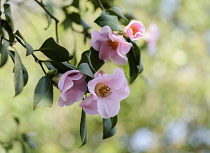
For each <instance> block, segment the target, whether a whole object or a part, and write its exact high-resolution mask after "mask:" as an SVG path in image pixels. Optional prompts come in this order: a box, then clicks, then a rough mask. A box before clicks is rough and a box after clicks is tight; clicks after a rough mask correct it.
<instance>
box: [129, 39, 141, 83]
mask: <svg viewBox="0 0 210 153" xmlns="http://www.w3.org/2000/svg"><path fill="white" fill-rule="evenodd" d="M131 42H132V41H131ZM132 44H133V46H132V48H131V50H130V51H129V52H128V54H127V57H128V63H129V71H130V72H129V74H130V80H129V82H130V84H132V83H133V82H134V81H135V79H136V78H137V77H138V75H139V74H140V73H141V72H142V71H143V70H144V67H143V64H142V60H141V50H140V48H139V47H138V46H137V45H136V43H135V42H132Z"/></svg>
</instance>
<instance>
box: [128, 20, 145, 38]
mask: <svg viewBox="0 0 210 153" xmlns="http://www.w3.org/2000/svg"><path fill="white" fill-rule="evenodd" d="M144 31H145V27H144V25H143V24H142V23H141V22H140V21H135V20H131V22H130V23H129V24H128V25H127V26H126V27H125V28H124V32H125V34H126V36H127V37H129V38H130V39H131V40H137V39H140V38H142V37H143V34H144Z"/></svg>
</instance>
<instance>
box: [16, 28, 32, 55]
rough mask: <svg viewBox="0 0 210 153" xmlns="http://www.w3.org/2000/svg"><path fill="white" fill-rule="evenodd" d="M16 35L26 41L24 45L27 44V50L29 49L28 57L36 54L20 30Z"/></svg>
mask: <svg viewBox="0 0 210 153" xmlns="http://www.w3.org/2000/svg"><path fill="white" fill-rule="evenodd" d="M15 35H17V36H18V37H19V38H20V39H22V40H23V41H24V44H25V46H26V49H27V53H26V56H28V55H30V54H32V53H33V52H34V50H33V48H32V47H31V45H30V44H29V43H28V42H27V41H26V40H25V39H24V37H23V35H22V34H21V33H20V32H19V31H18V30H17V31H16V33H15Z"/></svg>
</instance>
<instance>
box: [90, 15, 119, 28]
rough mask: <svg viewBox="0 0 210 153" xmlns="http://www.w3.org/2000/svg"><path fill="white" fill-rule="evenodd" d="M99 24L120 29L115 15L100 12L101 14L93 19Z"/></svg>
mask: <svg viewBox="0 0 210 153" xmlns="http://www.w3.org/2000/svg"><path fill="white" fill-rule="evenodd" d="M94 22H95V23H97V24H98V25H99V26H101V27H103V26H106V25H107V26H109V27H110V28H111V29H112V30H113V31H122V29H121V27H120V24H119V22H118V18H117V16H115V15H108V14H106V13H105V12H102V13H101V15H100V16H99V17H98V18H97V19H96V20H95V21H94Z"/></svg>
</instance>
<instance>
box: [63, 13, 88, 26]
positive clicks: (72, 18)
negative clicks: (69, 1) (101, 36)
mask: <svg viewBox="0 0 210 153" xmlns="http://www.w3.org/2000/svg"><path fill="white" fill-rule="evenodd" d="M73 22H74V23H76V24H78V25H81V26H82V27H83V29H84V30H88V29H90V26H89V25H88V24H87V23H86V22H85V21H84V20H83V19H82V18H81V16H80V14H79V13H76V12H72V13H70V14H68V13H66V18H65V20H64V21H63V22H62V25H63V26H64V29H67V28H69V27H71V28H72V23H73Z"/></svg>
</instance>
